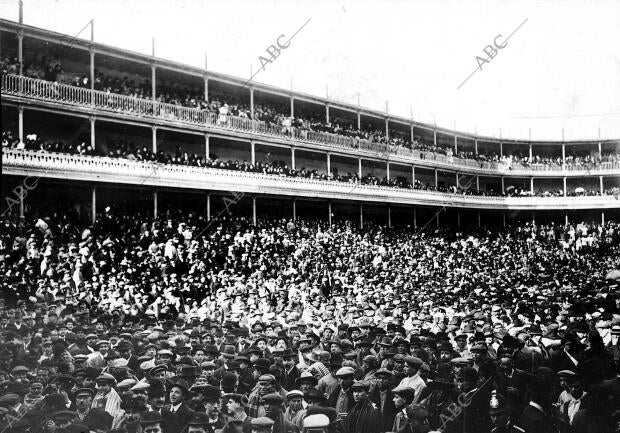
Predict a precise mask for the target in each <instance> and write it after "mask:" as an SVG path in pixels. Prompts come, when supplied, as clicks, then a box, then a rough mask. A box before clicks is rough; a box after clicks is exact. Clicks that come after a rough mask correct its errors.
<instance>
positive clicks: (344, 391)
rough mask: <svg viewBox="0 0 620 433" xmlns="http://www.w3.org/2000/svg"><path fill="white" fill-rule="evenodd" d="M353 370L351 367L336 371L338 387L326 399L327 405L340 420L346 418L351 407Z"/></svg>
mask: <svg viewBox="0 0 620 433" xmlns="http://www.w3.org/2000/svg"><path fill="white" fill-rule="evenodd" d="M354 376H355V370H353V368H351V367H342V368H340V369H338V371H336V378H337V379H338V387H337V388H336V389H334V391H333V392H332V393H331V394H330V395H329V397H328V403H329V405H330V406H331V407H333V408H334V409H336V411H337V412H338V416H339V417H340V418H344V417H346V414H347V413H348V412H349V410H351V407H352V406H353V403H354V401H353V390H352V389H351V385H353V381H354Z"/></svg>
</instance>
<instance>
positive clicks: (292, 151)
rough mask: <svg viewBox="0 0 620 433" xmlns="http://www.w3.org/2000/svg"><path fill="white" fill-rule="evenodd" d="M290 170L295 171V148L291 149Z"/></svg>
mask: <svg viewBox="0 0 620 433" xmlns="http://www.w3.org/2000/svg"><path fill="white" fill-rule="evenodd" d="M291 169H292V170H295V148H294V147H291Z"/></svg>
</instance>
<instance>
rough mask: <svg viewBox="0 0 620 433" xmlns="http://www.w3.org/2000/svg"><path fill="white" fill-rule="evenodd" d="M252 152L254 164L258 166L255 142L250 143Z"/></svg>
mask: <svg viewBox="0 0 620 433" xmlns="http://www.w3.org/2000/svg"><path fill="white" fill-rule="evenodd" d="M250 151H251V153H252V164H256V143H255V142H254V140H252V141H250Z"/></svg>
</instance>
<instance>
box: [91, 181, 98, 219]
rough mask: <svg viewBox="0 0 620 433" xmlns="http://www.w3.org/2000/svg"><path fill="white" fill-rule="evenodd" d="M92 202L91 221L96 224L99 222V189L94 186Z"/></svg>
mask: <svg viewBox="0 0 620 433" xmlns="http://www.w3.org/2000/svg"><path fill="white" fill-rule="evenodd" d="M90 194H91V200H90V215H91V221H92V223H93V224H95V221H97V187H96V186H93V187H92V188H91V190H90Z"/></svg>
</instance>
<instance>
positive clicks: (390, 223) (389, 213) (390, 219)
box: [388, 206, 392, 229]
mask: <svg viewBox="0 0 620 433" xmlns="http://www.w3.org/2000/svg"><path fill="white" fill-rule="evenodd" d="M388 228H389V229H391V228H392V207H391V206H388Z"/></svg>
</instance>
